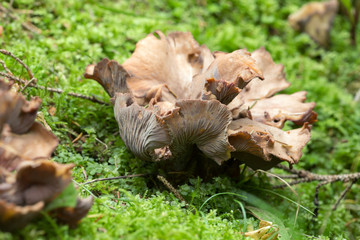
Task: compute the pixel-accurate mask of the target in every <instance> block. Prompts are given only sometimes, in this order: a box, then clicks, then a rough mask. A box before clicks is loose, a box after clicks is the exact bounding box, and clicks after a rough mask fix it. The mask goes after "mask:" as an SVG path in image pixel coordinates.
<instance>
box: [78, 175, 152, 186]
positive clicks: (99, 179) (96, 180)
mask: <svg viewBox="0 0 360 240" xmlns="http://www.w3.org/2000/svg"><path fill="white" fill-rule="evenodd" d="M148 175H150V174H148V173H144V174H132V175H126V176H118V177H110V178H97V179H94V180H91V181H88V182H85V183H83V184H81V185H87V184H90V183H94V182H101V181H108V180H117V179H125V178H133V177H145V176H148Z"/></svg>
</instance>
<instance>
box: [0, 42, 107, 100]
mask: <svg viewBox="0 0 360 240" xmlns="http://www.w3.org/2000/svg"><path fill="white" fill-rule="evenodd" d="M0 53H2V54H4V55H7V56H10V57H12V58H13V59H15V60H16V61H17V62H18V63H20V64H21V65H22V66H23V67H24V68H25V69H26V71H27V72H28V75H29V81H26V80H23V79H20V78H18V77H15V76H14V75H13V74H12V73H11V71H10V70H9V69H8V68H7V66H6V64H5V62H4V61H2V60H0V64H1V65H2V66H3V67H4V69H5V71H6V72H7V73H3V72H0V76H3V77H5V78H7V79H9V80H12V81H15V82H18V83H21V84H24V87H23V88H22V90H21V92H23V91H24V90H25V89H26V88H27V87H32V88H37V89H41V90H46V91H49V92H54V93H60V94H61V93H64V90H61V89H56V88H51V87H44V86H39V85H37V84H36V81H37V79H36V78H35V77H34V74H33V72H32V71H31V70H30V68H29V67H28V66H27V65H26V64H25V63H24V62H23V61H22V60H21V59H19V58H18V57H16V56H15V55H14V54H12V53H11V52H9V51H7V50H5V49H0ZM66 94H67V95H68V96H72V97H76V98H81V99H86V100H89V101H92V102H95V103H99V104H103V105H110V103H107V102H104V101H102V100H100V99H97V98H96V97H94V96H85V95H82V94H79V93H74V92H68V93H66Z"/></svg>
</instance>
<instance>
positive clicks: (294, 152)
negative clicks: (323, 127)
mask: <svg viewBox="0 0 360 240" xmlns="http://www.w3.org/2000/svg"><path fill="white" fill-rule="evenodd" d="M228 135H229V142H230V144H231V145H232V146H233V147H234V148H235V151H234V152H233V153H232V155H233V156H234V157H235V158H237V159H239V160H240V161H242V162H244V163H246V165H248V166H250V167H251V168H253V169H259V168H260V169H264V170H267V169H270V168H271V167H273V166H275V165H276V164H278V163H279V162H281V161H286V162H288V163H289V164H295V163H297V162H298V161H299V159H300V157H301V155H302V151H301V150H302V148H303V147H304V146H305V145H306V143H307V142H308V141H309V140H310V127H309V125H308V124H305V125H304V126H303V127H302V128H299V129H295V130H290V131H286V132H284V131H282V130H280V129H278V128H275V127H272V126H268V125H265V124H262V123H260V122H256V121H253V120H250V119H247V118H243V119H238V120H235V121H233V122H232V123H231V124H230V126H229V131H228Z"/></svg>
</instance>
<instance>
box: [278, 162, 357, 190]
mask: <svg viewBox="0 0 360 240" xmlns="http://www.w3.org/2000/svg"><path fill="white" fill-rule="evenodd" d="M276 167H277V168H280V169H283V170H285V171H287V172H289V173H292V174H297V175H298V176H299V177H298V180H296V181H294V182H290V183H289V184H290V185H296V184H299V183H303V182H313V181H320V182H321V181H329V182H330V183H332V182H337V181H343V182H348V181H354V180H358V179H360V172H357V173H347V174H334V175H322V174H316V173H312V172H309V171H306V170H295V169H290V168H288V167H285V166H284V165H277V166H276ZM276 187H277V188H281V187H286V186H284V185H279V186H276Z"/></svg>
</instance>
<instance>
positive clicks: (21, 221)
mask: <svg viewBox="0 0 360 240" xmlns="http://www.w3.org/2000/svg"><path fill="white" fill-rule="evenodd" d="M40 103H41V100H40V99H39V98H34V99H32V100H31V101H29V102H28V101H26V100H25V98H24V97H23V96H22V95H20V94H17V93H15V92H11V91H10V85H9V84H7V83H5V82H3V81H0V230H3V231H13V230H16V229H18V228H21V227H23V226H25V225H26V224H27V223H28V222H30V221H31V220H33V219H34V218H35V217H37V216H38V215H39V214H40V212H41V211H42V210H44V207H45V205H46V204H48V203H49V202H51V201H53V200H54V199H55V198H56V197H57V196H58V195H59V194H60V193H61V192H63V190H64V189H65V187H67V186H68V185H69V184H70V183H71V169H72V168H73V165H72V164H69V165H62V164H58V163H55V162H51V161H49V160H46V159H48V158H50V156H51V154H52V152H53V151H54V150H55V148H56V146H57V144H58V140H57V138H56V137H55V136H54V135H53V134H52V133H51V132H49V131H47V130H46V129H45V128H44V127H43V126H42V125H41V124H40V123H37V122H34V121H35V117H36V114H37V110H38V108H39V106H40ZM13 170H16V171H13ZM80 201H81V200H80ZM90 207H91V204H85V205H84V204H80V203H79V206H76V207H75V208H73V213H74V215H75V213H76V216H72V218H71V219H74V220H76V221H74V222H77V221H78V220H79V219H80V218H81V217H82V216H84V214H86V213H87V211H88V210H89V208H90ZM68 216H71V214H70V215H69V214H68ZM69 221H70V220H69Z"/></svg>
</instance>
